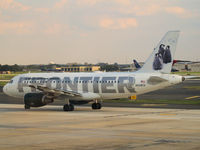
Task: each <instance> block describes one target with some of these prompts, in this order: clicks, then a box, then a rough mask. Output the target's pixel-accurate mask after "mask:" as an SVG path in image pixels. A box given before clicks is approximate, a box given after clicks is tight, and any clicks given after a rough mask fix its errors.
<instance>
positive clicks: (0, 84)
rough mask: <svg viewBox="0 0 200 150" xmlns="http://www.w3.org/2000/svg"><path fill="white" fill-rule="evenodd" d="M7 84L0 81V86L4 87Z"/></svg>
mask: <svg viewBox="0 0 200 150" xmlns="http://www.w3.org/2000/svg"><path fill="white" fill-rule="evenodd" d="M7 83H8V82H6V81H0V86H4V85H6V84H7Z"/></svg>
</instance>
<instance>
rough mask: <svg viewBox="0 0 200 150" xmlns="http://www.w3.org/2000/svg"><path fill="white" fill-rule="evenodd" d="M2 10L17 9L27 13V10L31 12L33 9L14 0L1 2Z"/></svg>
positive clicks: (2, 0)
mask: <svg viewBox="0 0 200 150" xmlns="http://www.w3.org/2000/svg"><path fill="white" fill-rule="evenodd" d="M0 8H1V9H5V10H8V9H17V10H20V11H26V10H29V9H30V8H31V7H30V6H26V5H23V4H21V3H19V2H16V1H14V0H1V1H0Z"/></svg>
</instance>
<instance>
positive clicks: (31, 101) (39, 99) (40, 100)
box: [24, 93, 53, 107]
mask: <svg viewBox="0 0 200 150" xmlns="http://www.w3.org/2000/svg"><path fill="white" fill-rule="evenodd" d="M52 102H53V98H48V97H47V96H45V95H44V94H42V93H27V94H26V95H25V96H24V104H25V105H28V106H30V107H41V106H44V105H46V104H49V103H52Z"/></svg>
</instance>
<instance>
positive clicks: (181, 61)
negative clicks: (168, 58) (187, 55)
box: [173, 60, 200, 71]
mask: <svg viewBox="0 0 200 150" xmlns="http://www.w3.org/2000/svg"><path fill="white" fill-rule="evenodd" d="M176 63H177V64H184V65H185V68H184V70H186V71H190V70H191V69H189V67H188V65H189V64H196V63H200V61H189V60H173V65H174V64H176Z"/></svg>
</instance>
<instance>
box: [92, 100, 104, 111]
mask: <svg viewBox="0 0 200 150" xmlns="http://www.w3.org/2000/svg"><path fill="white" fill-rule="evenodd" d="M101 107H102V106H101V103H98V101H97V100H95V102H94V103H93V104H92V109H101Z"/></svg>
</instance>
